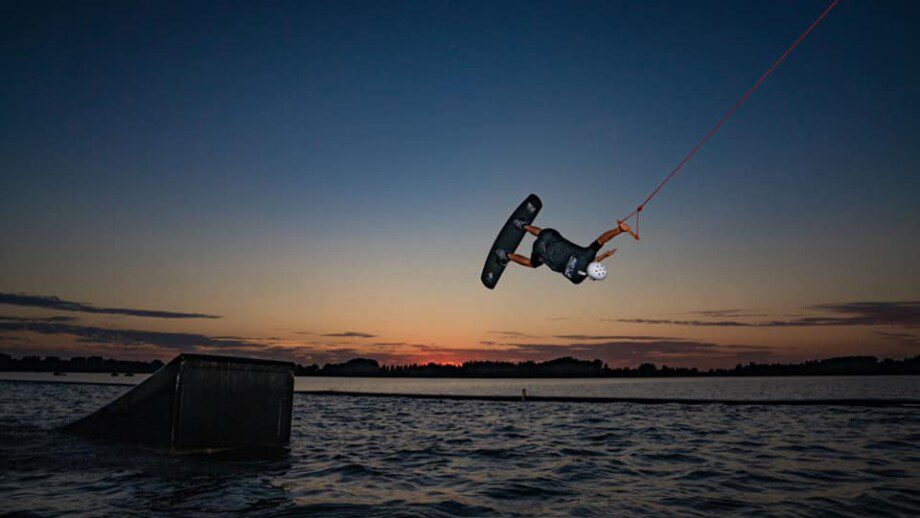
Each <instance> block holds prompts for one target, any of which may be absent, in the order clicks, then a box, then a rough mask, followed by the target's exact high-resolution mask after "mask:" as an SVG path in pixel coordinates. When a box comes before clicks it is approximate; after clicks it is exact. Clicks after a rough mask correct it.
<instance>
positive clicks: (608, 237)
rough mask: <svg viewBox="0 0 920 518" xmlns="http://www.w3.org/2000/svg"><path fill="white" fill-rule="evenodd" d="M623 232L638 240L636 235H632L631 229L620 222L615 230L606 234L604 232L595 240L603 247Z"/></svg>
mask: <svg viewBox="0 0 920 518" xmlns="http://www.w3.org/2000/svg"><path fill="white" fill-rule="evenodd" d="M623 232H628V233H629V234H630V235H632V236H633V237H635V238H637V239H638V237H637V236H636V234H634V233H633V231H632V229H631V228H629V225H627V224H626V223H624V222H622V221H621V222H620V225H619V226H618V227H617V228H615V229H612V230H608V231H607V232H604V233H603V234H601V237H599V238H597V242H598V243H600V245H601V246H604V243H606V242H607V241H610V240H611V239H613V238H615V237H617V236H618V235H620V234H622V233H623Z"/></svg>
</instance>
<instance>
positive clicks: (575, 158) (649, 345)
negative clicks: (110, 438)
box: [0, 0, 920, 367]
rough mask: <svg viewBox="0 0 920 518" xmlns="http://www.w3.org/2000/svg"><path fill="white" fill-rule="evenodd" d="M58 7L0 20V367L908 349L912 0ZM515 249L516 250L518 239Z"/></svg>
mask: <svg viewBox="0 0 920 518" xmlns="http://www.w3.org/2000/svg"><path fill="white" fill-rule="evenodd" d="M826 5H827V3H826V2H825V1H824V0H820V1H818V0H816V1H812V0H805V1H802V0H795V1H763V2H753V3H750V4H744V5H740V4H737V3H730V2H596V3H595V2H582V3H563V2H560V3H543V2H498V3H493V2H482V3H472V2H469V3H467V2H456V3H454V2H422V3H395V2H382V3H381V2H357V3H352V2H323V3H312V2H290V3H278V2H251V3H246V2H244V3H239V4H235V5H231V4H227V3H215V4H211V5H197V6H196V5H192V4H187V3H176V4H171V5H168V4H161V3H140V2H137V3H130V2H111V3H103V2H94V3H92V4H83V3H82V2H71V3H62V4H56V3H51V4H45V3H41V2H35V3H31V2H30V3H27V4H26V3H23V4H19V5H14V6H6V7H4V16H2V17H0V25H2V31H0V76H2V77H3V78H4V79H3V80H2V81H0V118H2V120H3V122H4V124H3V128H4V130H3V137H2V138H0V158H2V169H0V352H5V353H7V354H12V355H14V356H21V355H25V354H40V355H46V354H52V355H57V356H64V357H69V356H71V355H88V354H99V355H104V356H115V357H119V358H142V359H153V358H160V359H168V358H170V357H172V356H173V355H175V354H176V353H179V352H193V351H197V352H212V353H220V354H243V355H254V356H262V357H274V358H282V359H293V360H296V361H298V362H302V363H312V362H319V363H321V364H322V363H326V362H331V361H342V360H346V359H349V358H353V357H356V356H362V357H371V358H375V359H378V360H380V361H381V362H385V363H402V362H416V361H422V362H427V361H450V362H456V361H462V360H468V359H507V360H522V359H549V358H554V357H558V356H564V355H571V356H576V357H579V358H586V359H593V358H600V359H603V360H605V361H607V362H609V363H610V364H611V365H616V366H621V365H637V364H638V363H641V362H645V361H651V362H654V363H658V364H661V363H667V364H669V365H692V366H700V367H712V366H732V365H734V364H735V363H738V362H748V361H758V362H759V361H799V360H804V359H812V358H819V357H828V356H839V355H849V354H872V355H876V356H880V357H885V356H888V357H896V358H901V357H905V356H915V355H917V354H920V268H918V264H920V262H918V259H917V258H918V257H920V205H918V202H917V200H918V199H920V180H918V170H920V130H918V124H917V113H918V112H917V93H918V92H920V74H918V70H920V63H918V60H917V56H918V52H917V50H918V49H920V41H918V40H920V36H918V34H920V33H918V32H917V31H916V29H915V25H916V21H917V20H918V19H920V18H918V15H920V4H918V3H917V2H912V1H906V2H896V1H892V2H885V3H876V2H868V1H863V0H844V1H843V2H842V3H841V4H840V6H839V7H838V8H837V9H836V10H835V11H834V12H833V13H832V14H831V15H830V16H829V17H828V19H827V20H825V22H824V23H823V24H822V25H821V26H819V27H818V28H817V29H816V30H815V32H814V33H813V34H812V35H811V36H810V37H809V39H808V40H806V41H805V42H804V43H803V44H802V46H801V47H799V48H798V49H797V50H796V52H795V53H794V54H792V56H791V57H790V58H789V59H788V61H786V62H785V63H784V64H783V65H782V66H781V67H780V68H779V69H778V70H777V72H776V74H775V75H773V76H772V77H771V78H770V79H769V80H768V81H767V82H766V83H765V84H764V86H763V87H762V88H761V89H760V90H759V91H758V92H757V93H756V94H755V95H754V96H753V97H752V98H751V100H750V101H749V103H748V104H746V105H745V106H744V107H743V108H742V109H741V110H740V111H739V112H738V113H737V114H736V116H735V117H734V118H733V119H732V120H731V121H730V122H729V123H728V124H727V125H726V126H725V127H723V128H722V130H721V131H720V133H719V134H718V135H717V136H716V137H715V138H714V139H713V140H712V141H711V142H710V143H709V144H707V146H706V147H705V148H703V150H702V151H701V152H700V153H699V154H698V155H697V156H696V157H695V158H694V159H693V161H692V162H690V163H689V164H688V165H687V166H686V167H685V168H684V170H683V171H682V172H681V174H680V175H679V176H677V177H676V178H675V179H674V181H672V182H671V183H670V184H669V185H668V187H667V188H666V189H665V190H664V191H662V193H661V194H660V195H659V196H658V197H657V198H655V200H654V201H653V202H652V203H650V204H649V205H648V207H647V208H646V211H645V212H643V220H642V225H641V233H642V241H641V242H636V241H633V240H632V239H628V238H623V237H620V238H617V239H615V240H614V241H613V243H611V245H612V246H615V247H618V248H619V252H618V253H617V255H616V256H614V257H613V258H612V259H608V261H607V263H606V264H607V266H608V268H610V277H609V278H608V279H607V280H606V281H604V282H597V283H595V282H585V283H583V284H581V285H579V286H574V285H572V284H570V283H569V282H567V281H566V280H565V279H564V278H563V277H562V276H560V275H559V274H556V273H553V272H551V271H549V270H548V269H547V268H546V267H543V268H540V269H536V270H532V271H528V270H525V269H523V268H515V267H514V265H512V267H509V269H508V271H506V272H505V275H504V277H503V278H502V280H501V282H500V283H499V285H498V287H497V288H496V289H495V290H494V291H489V290H486V289H485V288H483V287H482V285H481V284H480V282H479V273H480V270H481V268H482V263H483V260H484V259H485V255H486V253H487V251H488V248H489V245H490V244H491V242H492V240H493V239H494V238H495V234H496V233H497V231H498V230H499V228H500V227H501V225H502V223H503V222H504V220H505V218H507V216H508V214H509V213H510V211H511V210H512V209H513V208H514V207H515V206H516V205H517V204H518V203H519V202H520V201H521V200H522V199H523V198H524V197H525V196H527V194H529V193H531V192H534V193H537V194H539V195H540V196H541V198H542V199H543V202H544V209H543V211H542V213H541V214H540V216H539V218H538V219H537V222H536V224H537V225H539V226H543V227H552V228H556V229H558V230H559V231H560V232H561V233H562V234H563V235H564V236H566V237H568V238H569V239H571V240H573V241H576V242H580V243H582V244H587V243H588V242H590V241H591V240H592V239H594V238H596V237H597V235H598V234H600V233H601V232H602V231H604V230H606V229H608V228H611V227H613V226H615V225H616V219H617V218H618V217H620V216H623V215H625V214H626V213H628V212H630V211H631V210H632V209H633V208H635V206H636V205H637V204H638V203H639V202H641V201H642V199H643V198H644V197H645V195H647V194H648V192H649V191H650V190H651V189H652V188H654V186H655V185H656V184H657V182H658V181H659V180H660V179H661V178H662V177H663V176H664V175H665V174H666V173H667V172H668V171H669V170H670V169H671V168H672V167H673V166H674V165H675V164H676V163H677V162H678V161H679V160H680V159H681V158H682V157H683V155H684V154H685V153H686V152H687V151H688V150H689V149H690V148H691V147H692V146H693V145H694V144H695V143H696V142H697V141H698V140H699V138H700V137H701V136H702V135H703V134H704V133H705V132H706V131H707V130H708V129H709V128H710V127H711V126H712V125H713V124H714V123H715V122H716V121H717V120H718V119H719V117H721V115H722V114H723V113H724V112H725V111H726V110H727V109H728V108H729V107H730V106H731V105H732V103H734V101H735V100H736V99H737V98H738V96H739V95H740V94H741V93H743V92H744V90H745V89H746V88H748V87H749V86H750V85H751V84H752V83H753V82H754V81H755V80H756V79H757V77H758V76H759V75H760V74H761V73H762V72H763V70H764V69H765V68H766V67H767V66H769V64H770V63H771V62H772V61H773V60H774V59H775V58H776V57H777V56H778V55H779V54H780V53H782V52H783V50H785V48H786V47H787V46H788V45H789V44H790V43H791V42H792V41H793V40H794V39H795V38H796V37H797V36H798V35H799V34H800V33H801V32H802V31H803V30H804V29H805V27H807V26H808V24H809V23H811V22H812V21H813V20H814V18H815V17H816V16H817V15H818V14H819V13H820V12H821V11H822V10H823V9H824V8H825V7H826ZM531 243H532V238H530V237H528V238H526V239H525V241H524V242H523V243H522V245H521V247H520V248H519V252H521V251H522V253H525V254H529V252H530V246H531Z"/></svg>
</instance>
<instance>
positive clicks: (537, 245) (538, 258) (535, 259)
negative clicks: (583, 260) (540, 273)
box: [530, 228, 603, 268]
mask: <svg viewBox="0 0 920 518" xmlns="http://www.w3.org/2000/svg"><path fill="white" fill-rule="evenodd" d="M558 240H562V241H565V240H566V239H565V238H564V237H562V234H560V233H559V231H557V230H556V229H554V228H544V229H543V230H541V231H540V234H539V235H537V240H536V241H534V242H533V249H531V251H530V264H531V265H532V266H533V267H534V268H536V267H538V266H542V265H543V264H544V262H545V261H544V260H543V258H544V254H545V251H546V248H545V247H546V244H547V243H549V242H552V241H558ZM602 246H603V245H601V244H600V242H598V241H597V240H596V239H595V240H594V241H593V242H592V243H591V244H590V245H588V246H587V248H588V249H590V250H593V251H594V253H597V252H599V251H600V250H601V247H602Z"/></svg>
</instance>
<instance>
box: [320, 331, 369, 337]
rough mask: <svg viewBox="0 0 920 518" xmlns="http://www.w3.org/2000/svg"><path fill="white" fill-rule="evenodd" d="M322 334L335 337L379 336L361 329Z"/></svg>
mask: <svg viewBox="0 0 920 518" xmlns="http://www.w3.org/2000/svg"><path fill="white" fill-rule="evenodd" d="M320 336H329V337H335V338H377V335H374V334H371V333H362V332H360V331H343V332H341V333H327V334H324V335H320Z"/></svg>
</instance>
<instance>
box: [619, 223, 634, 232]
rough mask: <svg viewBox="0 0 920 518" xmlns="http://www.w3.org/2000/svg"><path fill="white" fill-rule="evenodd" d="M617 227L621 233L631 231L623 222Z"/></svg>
mask: <svg viewBox="0 0 920 518" xmlns="http://www.w3.org/2000/svg"><path fill="white" fill-rule="evenodd" d="M619 227H620V230H622V231H623V232H629V231H630V230H632V229H631V228H629V225H627V224H626V222H625V221H621V222H620V225H619Z"/></svg>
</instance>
